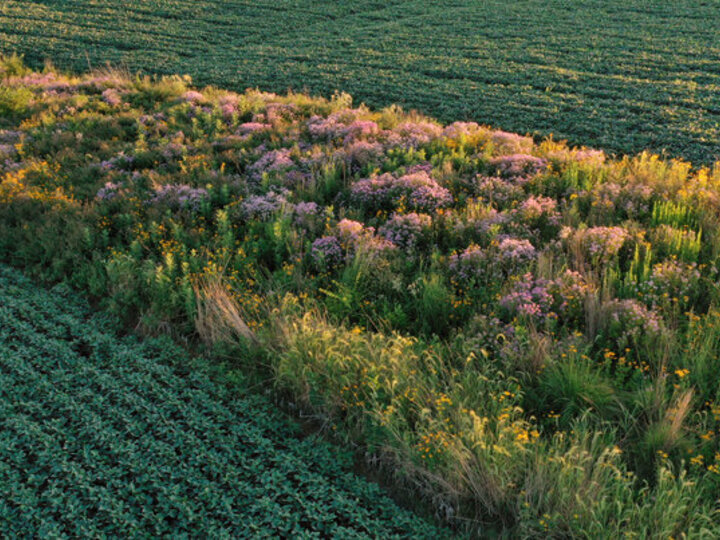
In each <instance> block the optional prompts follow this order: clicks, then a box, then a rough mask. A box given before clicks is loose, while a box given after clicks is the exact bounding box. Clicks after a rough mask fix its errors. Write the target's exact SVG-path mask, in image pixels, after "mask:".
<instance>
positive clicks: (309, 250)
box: [0, 58, 720, 538]
mask: <svg viewBox="0 0 720 540" xmlns="http://www.w3.org/2000/svg"><path fill="white" fill-rule="evenodd" d="M0 73H2V80H3V84H2V86H0V153H2V156H1V157H0V260H2V261H4V262H6V263H9V264H11V265H13V266H17V267H20V268H22V269H24V270H25V271H26V272H27V273H29V274H31V275H33V276H35V277H37V278H38V279H41V280H45V281H49V282H65V283H66V284H67V285H69V286H71V287H72V288H74V289H76V290H78V291H81V292H82V294H84V295H86V296H88V297H89V298H91V299H92V300H93V301H94V302H95V303H96V305H97V307H99V308H101V309H104V310H106V311H107V312H109V313H111V314H113V316H114V317H116V318H117V319H118V321H119V324H121V325H122V326H123V327H124V328H126V329H128V330H133V331H135V332H137V333H139V334H142V335H145V336H157V335H162V334H170V335H172V336H174V337H175V338H177V339H178V340H187V342H188V343H192V344H194V345H197V346H199V347H203V350H205V351H206V352H207V354H208V355H213V356H214V357H216V358H223V359H225V360H227V361H229V362H233V363H234V365H235V366H236V367H237V368H238V370H240V371H242V372H243V373H247V374H252V375H253V377H257V378H259V379H261V380H263V381H264V383H265V384H266V387H267V388H271V389H272V392H273V394H274V397H275V399H276V400H277V402H281V401H282V402H285V403H289V404H290V403H291V404H292V405H293V407H294V410H295V411H296V412H297V414H299V415H302V416H304V417H310V418H313V419H314V420H316V421H317V422H318V425H322V426H324V428H325V430H326V431H327V433H328V434H330V433H331V434H332V437H333V438H334V439H335V440H337V441H340V442H342V443H343V444H345V445H347V447H348V448H352V449H353V450H354V451H355V452H356V454H357V455H364V456H365V457H366V459H367V466H369V467H372V468H373V469H374V470H376V471H377V473H378V474H382V475H384V476H385V477H386V478H387V480H388V481H390V482H394V483H398V484H399V485H402V486H404V487H409V488H411V489H412V490H413V494H414V497H415V498H416V499H417V500H418V501H421V502H423V503H425V505H426V506H429V507H431V508H432V510H433V511H434V513H435V515H436V516H437V518H438V519H439V520H441V521H443V522H446V523H448V524H449V525H450V526H452V527H454V528H455V530H456V531H457V532H458V533H467V534H470V535H475V536H479V535H482V534H488V535H491V534H492V532H497V533H502V534H505V535H507V536H509V537H532V538H546V537H556V538H568V537H589V538H605V537H607V538H618V537H622V536H623V535H625V534H629V535H636V536H639V537H650V538H667V537H670V536H673V537H679V536H681V535H682V534H687V535H688V536H689V537H693V538H703V537H706V538H717V537H718V536H720V530H719V529H718V527H720V525H718V524H719V523H720V522H719V521H718V520H717V519H716V518H717V512H718V503H717V501H718V500H719V499H720V438H718V437H717V433H718V432H719V431H720V395H718V385H717V384H715V382H714V381H715V375H716V373H717V372H718V370H720V295H719V294H718V287H717V283H718V281H719V280H720V219H718V216H720V164H718V165H715V166H714V167H695V168H693V167H692V165H691V164H690V163H688V162H684V161H679V160H675V161H663V160H662V159H660V158H658V157H657V156H655V155H652V154H650V153H642V154H640V155H637V156H634V157H624V158H622V159H617V160H615V159H611V158H609V157H608V156H607V155H606V154H605V153H604V152H602V151H598V150H593V149H589V148H570V147H568V146H566V145H564V144H561V143H558V142H555V141H552V140H545V141H543V142H541V143H536V142H535V141H533V139H531V138H529V137H524V136H521V135H517V134H513V133H509V132H505V131H500V130H494V129H491V128H487V127H483V126H481V125H478V124H476V123H472V122H455V123H452V124H448V125H443V124H441V123H439V122H437V121H435V120H433V119H431V118H428V117H424V116H421V115H419V114H416V113H410V114H408V113H405V112H402V111H401V110H399V109H398V108H397V107H388V108H385V109H380V110H373V109H370V108H367V107H363V106H357V105H353V101H352V98H351V97H350V96H349V95H347V94H338V95H336V96H335V97H334V98H333V99H330V100H327V99H323V98H317V97H312V96H309V95H306V94H291V95H277V94H272V93H266V92H259V91H247V92H245V93H242V94H237V93H234V92H231V91H228V90H225V89H222V88H218V87H204V88H201V87H195V86H193V85H192V84H191V82H190V81H189V80H188V78H187V77H180V76H172V77H156V78H152V77H142V76H138V77H136V76H129V75H127V74H126V73H124V72H122V71H113V70H102V71H97V72H90V73H85V74H82V75H72V74H66V73H61V72H57V71H53V70H50V69H48V70H46V71H44V72H35V71H32V70H30V69H28V68H26V67H25V66H23V65H22V63H21V62H19V61H18V59H17V58H8V59H5V61H3V62H2V64H0ZM8 317H9V319H10V320H12V319H13V317H12V316H8ZM17 324H23V325H26V324H29V321H24V322H23V320H21V319H20V320H19V322H18V323H17ZM58 346H59V347H61V348H62V346H60V345H58ZM77 346H78V347H79V349H77V350H75V351H74V352H73V351H70V350H67V348H66V349H63V350H66V351H67V354H70V355H71V356H72V357H73V358H75V359H76V360H77V361H78V362H85V361H86V360H85V356H83V351H86V352H87V347H85V346H83V345H82V344H77ZM89 354H90V357H91V358H92V356H93V354H92V352H90V353H89ZM78 355H79V356H78ZM61 367H62V366H61ZM143 369H145V368H144V367H143V366H138V368H137V370H139V371H138V373H143V371H142V370H143ZM193 369H194V368H193ZM133 370H134V368H133ZM71 371H72V370H71ZM28 373H30V372H28ZM68 376H70V375H69V374H68ZM127 376H128V377H130V376H131V374H130V373H128V375H127ZM138 376H139V377H140V379H141V380H142V379H143V377H142V376H140V375H138ZM168 382H169V386H168V387H167V388H166V389H164V390H163V391H168V392H173V390H172V388H173V387H174V386H176V385H179V386H178V388H180V387H183V386H182V385H183V384H184V383H183V382H182V381H181V380H179V379H172V381H170V380H169V379H168ZM68 384H70V383H68ZM31 388H32V385H31V386H30V389H31ZM73 388H74V387H73ZM127 390H128V392H130V389H129V388H128V389H127ZM28 391H31V390H28ZM178 391H179V390H178ZM77 392H78V395H81V396H84V394H82V388H78V389H77ZM122 393H123V392H121V394H122ZM171 395H172V394H171ZM84 399H85V398H84V397H83V398H82V400H84ZM87 399H95V398H94V397H93V395H90V396H88V398H87ZM98 399H99V398H98ZM118 399H120V398H118ZM203 399H204V398H203ZM82 400H78V403H77V404H76V405H77V407H81V406H82V407H84V406H85V404H84V401H82ZM71 401H72V400H71ZM120 403H121V401H118V404H120ZM173 403H175V402H173ZM73 406H75V405H73ZM88 406H90V405H88ZM177 406H178V407H181V409H182V404H178V405H177ZM173 407H175V405H174V404H173ZM227 407H228V411H227V412H226V411H225V410H224V409H223V410H221V411H220V412H219V413H218V414H220V415H221V418H223V419H224V420H223V422H227V421H229V420H228V419H229V418H230V417H232V416H233V414H234V413H233V412H232V411H233V410H232V409H231V408H230V407H229V405H228V406H227ZM177 414H178V415H179V414H180V412H178V413H177ZM237 414H238V415H239V416H240V418H242V414H243V413H242V411H239V412H238V413H237ZM154 418H157V422H156V423H159V425H158V426H157V429H158V430H159V431H158V437H165V436H166V433H165V432H164V431H162V430H163V425H164V419H165V418H167V416H166V415H165V413H164V412H161V416H157V417H154ZM170 418H171V419H173V421H174V418H173V417H172V415H171V416H170ZM210 420H211V419H208V420H207V421H208V422H210ZM223 425H225V424H223ZM58 429H60V428H59V427H58ZM208 433H209V435H208V436H207V438H206V439H205V440H203V441H200V442H197V441H195V440H190V439H187V440H186V439H182V441H183V442H182V443H181V447H182V448H184V447H186V446H188V447H193V445H195V444H201V442H202V444H203V445H211V446H213V445H215V444H223V445H224V444H225V443H224V442H222V441H223V440H226V439H225V437H229V436H230V435H228V434H226V433H225V431H224V428H223V427H222V426H221V427H219V428H218V429H216V430H215V431H212V430H210V431H208ZM210 433H211V435H210ZM198 439H201V437H199V436H198ZM216 439H217V442H215V441H216ZM145 442H147V444H148V445H150V444H151V442H152V438H148V439H147V440H146V441H145ZM227 444H228V445H229V446H231V447H233V448H235V447H236V445H237V441H236V440H234V439H232V438H231V439H230V440H227ZM237 451H238V452H242V449H241V448H239V447H238V448H237ZM170 457H172V456H170ZM91 458H92V459H94V457H93V456H89V457H88V459H91ZM240 461H241V460H240V458H238V463H239V462H240ZM233 468H234V467H229V469H228V470H231V469H233ZM268 474H270V473H268ZM270 476H272V475H270ZM279 482H280V484H279V485H284V484H283V482H284V480H283V478H280V479H279ZM278 489H283V488H282V487H278ZM323 500H325V501H328V502H327V504H330V502H329V501H330V499H323ZM293 504H294V503H293ZM298 504H300V503H298ZM393 512H394V510H393ZM398 515H401V514H398ZM348 519H350V517H348ZM378 519H379V518H378ZM403 519H404V518H403ZM341 521H342V520H340V518H338V520H336V521H335V523H338V522H341ZM342 522H343V523H346V522H345V521H342ZM303 523H304V522H303ZM378 526H380V525H378ZM398 534H401V533H398Z"/></svg>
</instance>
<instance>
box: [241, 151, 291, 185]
mask: <svg viewBox="0 0 720 540" xmlns="http://www.w3.org/2000/svg"><path fill="white" fill-rule="evenodd" d="M294 166H295V162H294V161H293V160H292V158H291V157H290V149H289V148H282V149H280V150H270V151H268V152H265V153H264V154H263V155H262V156H261V157H260V159H258V160H257V161H256V162H255V163H253V164H252V165H250V167H248V173H249V174H250V178H251V179H252V180H255V181H259V180H261V179H262V175H263V174H264V173H270V172H278V171H285V170H288V169H291V168H292V167H294Z"/></svg>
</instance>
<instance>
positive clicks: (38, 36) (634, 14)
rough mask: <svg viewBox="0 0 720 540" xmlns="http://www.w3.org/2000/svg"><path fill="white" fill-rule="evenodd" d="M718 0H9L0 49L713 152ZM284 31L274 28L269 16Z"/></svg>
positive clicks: (704, 158)
mask: <svg viewBox="0 0 720 540" xmlns="http://www.w3.org/2000/svg"><path fill="white" fill-rule="evenodd" d="M717 26H718V4H717V0H710V1H705V2H701V1H697V0H673V1H668V2H661V3H660V2H653V3H649V2H647V1H645V0H588V1H584V2H580V1H575V2H567V1H564V2H563V1H558V0H553V1H547V0H524V1H507V0H483V1H478V0H456V1H454V2H452V3H448V2H443V3H438V2H428V1H427V0H390V1H384V2H379V1H378V0H353V1H349V0H341V1H334V2H313V1H309V0H255V1H252V2H248V1H246V0H230V1H228V0H222V1H220V0H192V1H189V0H170V1H168V0H162V1H160V0H149V1H148V0H143V1H138V0H128V1H123V2H117V1H114V0H42V1H34V2H27V1H22V0H20V1H18V0H6V1H4V2H3V3H2V7H0V52H7V53H9V52H13V51H16V52H19V53H24V54H25V55H26V58H27V59H28V60H29V61H30V62H32V65H33V66H35V67H41V66H42V63H43V62H44V61H45V60H46V59H48V58H50V59H52V60H53V61H55V62H57V64H58V65H59V66H60V67H62V68H65V69H74V70H87V69H88V67H94V68H97V67H102V66H104V65H105V63H106V62H110V63H111V64H112V65H115V66H117V65H125V66H127V67H128V68H129V69H130V70H132V71H133V72H134V71H135V70H144V71H145V72H146V73H163V74H166V75H172V74H175V73H189V74H190V75H192V77H193V79H194V80H195V81H196V82H199V83H201V84H213V85H218V86H222V87H224V88H228V89H233V90H237V91H243V90H245V88H260V89H262V90H267V91H272V92H286V91H287V90H288V89H292V90H294V91H308V92H310V93H311V94H314V95H323V96H325V97H329V96H330V95H331V94H332V92H333V91H334V90H340V91H346V92H349V93H350V94H352V95H353V96H354V97H355V98H356V100H359V101H363V102H365V103H367V104H368V105H370V106H372V107H375V108H380V107H385V106H388V105H391V104H399V105H403V106H404V107H406V108H415V109H418V110H420V111H423V112H424V113H426V114H430V115H432V116H433V117H435V118H438V119H440V120H442V121H444V122H453V121H457V120H474V121H482V122H487V123H488V124H491V125H493V126H497V127H501V128H502V129H504V130H507V131H513V132H519V133H533V134H538V135H540V136H547V135H548V134H550V133H553V134H555V136H556V138H558V137H560V138H566V139H568V140H570V141H572V142H573V143H575V144H586V145H591V146H594V147H597V148H603V149H606V150H609V151H612V152H620V153H624V154H627V153H631V154H634V153H639V152H642V151H644V150H646V149H650V150H651V151H653V152H655V153H660V152H662V151H663V150H667V152H668V154H669V156H670V157H682V158H685V159H690V160H692V161H693V162H694V163H704V164H711V163H712V162H713V161H714V160H716V159H720V150H718V148H720V109H719V108H718V107H719V105H718V97H717V96H718V92H720V71H719V70H718V58H720V34H719V33H718V31H717ZM279 29H281V30H279Z"/></svg>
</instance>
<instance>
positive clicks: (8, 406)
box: [0, 266, 444, 538]
mask: <svg viewBox="0 0 720 540" xmlns="http://www.w3.org/2000/svg"><path fill="white" fill-rule="evenodd" d="M109 328H110V326H109V325H108V324H107V323H106V321H104V320H102V319H101V318H100V317H99V316H97V315H91V314H90V313H89V310H88V309H87V307H85V306H83V304H82V303H81V302H80V301H79V300H78V299H77V298H75V297H74V296H73V295H72V294H70V293H69V292H68V290H67V289H65V288H57V289H55V290H54V291H52V292H48V291H47V290H44V289H37V288H35V287H34V285H33V284H32V283H31V282H29V281H28V280H27V279H25V278H24V277H23V276H21V275H20V274H19V273H18V272H16V271H14V270H10V269H8V268H7V267H4V266H0V485H2V490H0V536H3V537H10V538H19V537H40V538H58V537H60V538H61V537H104V536H111V537H112V536H121V537H138V536H141V537H147V536H149V535H150V536H164V535H169V534H172V535H173V537H182V536H183V535H190V536H191V537H192V536H194V537H198V536H205V537H211V538H248V537H252V538H261V537H262V538H265V537H295V538H320V537H324V538H328V537H342V538H392V537H394V538H409V537H412V538H438V537H443V536H444V533H443V531H439V530H437V529H435V528H433V527H432V526H430V525H428V524H427V523H425V522H424V521H422V520H420V519H419V518H418V517H417V516H414V515H413V514H410V513H409V512H407V511H405V510H403V509H400V508H398V507H397V506H396V505H395V504H394V503H393V502H392V501H391V500H389V499H388V498H387V497H386V496H385V495H384V494H383V493H382V492H381V491H380V489H379V488H378V486H376V485H374V484H370V483H368V482H367V481H364V480H361V479H359V478H358V477H356V476H354V475H353V474H352V473H349V472H348V467H349V465H350V462H349V457H348V455H347V454H343V453H341V452H340V451H339V450H337V449H335V448H332V447H330V446H329V445H328V444H326V443H324V442H322V441H319V440H317V439H316V438H313V437H310V438H305V439H301V438H299V437H297V436H296V435H297V430H296V429H295V428H293V426H292V425H291V424H290V423H289V422H288V421H287V420H286V419H285V418H284V417H282V416H280V415H279V414H278V413H276V412H273V408H272V406H271V405H270V404H269V403H268V402H267V401H266V400H264V399H263V398H262V397H259V396H258V395H256V394H245V393H243V392H242V391H241V390H240V388H242V385H239V384H237V381H236V383H235V384H221V382H220V381H218V380H216V378H215V377H211V374H210V372H209V370H210V368H208V367H207V365H205V367H203V365H204V364H201V363H200V362H196V361H194V360H193V359H191V358H189V357H188V355H187V353H185V352H183V351H182V350H181V349H179V348H178V347H176V346H174V345H173V344H172V343H169V342H168V340H160V339H149V340H145V341H142V342H140V341H138V340H137V339H134V338H122V339H119V338H117V337H115V336H114V335H113V334H112V333H111V332H110V331H109V330H108V329H109ZM231 387H232V388H231Z"/></svg>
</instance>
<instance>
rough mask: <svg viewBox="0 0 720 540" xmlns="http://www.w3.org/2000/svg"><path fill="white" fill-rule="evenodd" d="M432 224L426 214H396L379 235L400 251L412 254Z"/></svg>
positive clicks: (381, 229)
mask: <svg viewBox="0 0 720 540" xmlns="http://www.w3.org/2000/svg"><path fill="white" fill-rule="evenodd" d="M431 224H432V219H431V218H430V216H428V215H426V214H416V213H410V214H404V215H403V214H395V215H393V216H392V217H391V218H390V219H389V220H388V221H387V223H385V225H383V226H382V227H381V228H380V230H379V231H378V233H379V234H380V235H381V236H383V237H384V238H385V239H387V240H389V241H390V242H392V243H393V244H394V245H396V246H398V247H399V248H400V249H403V250H405V251H407V252H412V251H413V250H414V249H415V248H416V246H417V245H418V243H419V242H420V240H421V239H422V237H423V236H424V234H425V231H426V230H427V229H429V228H430V225H431Z"/></svg>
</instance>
